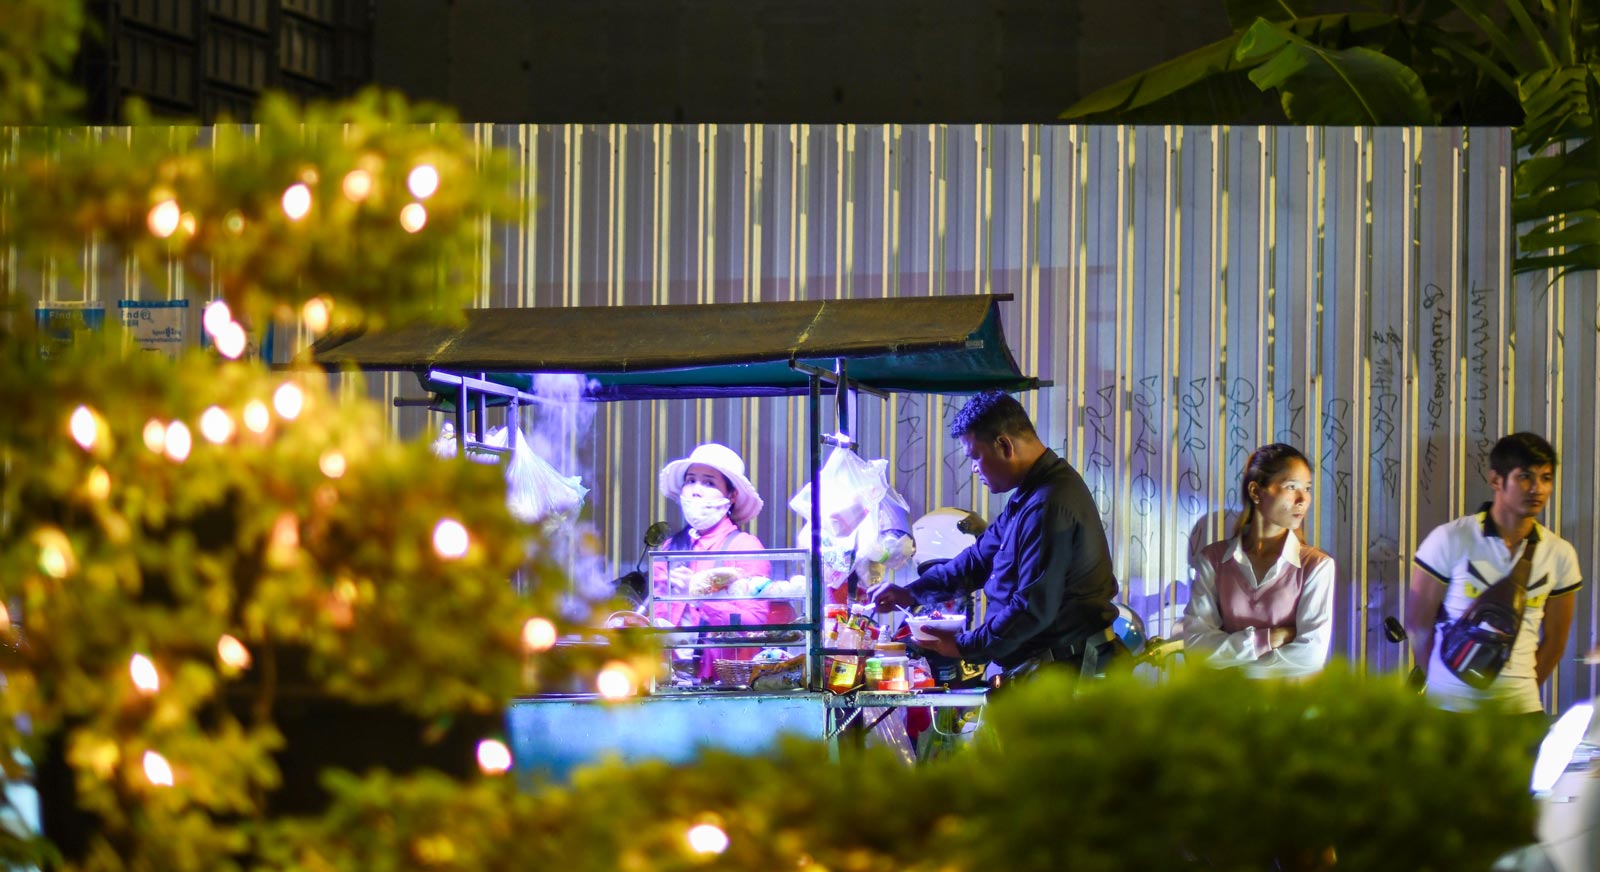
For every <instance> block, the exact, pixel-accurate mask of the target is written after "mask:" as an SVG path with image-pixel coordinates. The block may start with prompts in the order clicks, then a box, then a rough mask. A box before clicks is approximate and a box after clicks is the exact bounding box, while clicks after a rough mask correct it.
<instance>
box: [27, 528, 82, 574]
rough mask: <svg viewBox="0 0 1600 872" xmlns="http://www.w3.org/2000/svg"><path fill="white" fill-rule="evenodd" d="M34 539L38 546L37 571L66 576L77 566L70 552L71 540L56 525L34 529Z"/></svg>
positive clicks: (75, 559) (74, 557)
mask: <svg viewBox="0 0 1600 872" xmlns="http://www.w3.org/2000/svg"><path fill="white" fill-rule="evenodd" d="M33 535H34V541H35V542H36V543H37V544H38V546H39V571H40V572H43V573H44V574H45V575H48V576H50V577H51V578H66V577H67V576H69V575H71V574H72V571H73V569H74V568H76V566H77V557H76V556H75V555H74V554H73V553H72V542H71V540H69V539H68V538H67V534H65V533H63V532H61V530H60V528H57V527H44V528H42V529H40V530H37V531H35V533H34V534H33Z"/></svg>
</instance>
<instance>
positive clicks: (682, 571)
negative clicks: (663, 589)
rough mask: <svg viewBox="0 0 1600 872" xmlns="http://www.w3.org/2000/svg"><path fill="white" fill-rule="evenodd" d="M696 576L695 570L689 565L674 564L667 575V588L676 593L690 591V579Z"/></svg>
mask: <svg viewBox="0 0 1600 872" xmlns="http://www.w3.org/2000/svg"><path fill="white" fill-rule="evenodd" d="M692 577H694V570H692V569H690V568H689V567H687V566H674V567H672V572H671V574H669V575H668V576H667V589H668V590H670V591H671V592H672V593H674V594H685V593H688V592H689V579H690V578H692Z"/></svg>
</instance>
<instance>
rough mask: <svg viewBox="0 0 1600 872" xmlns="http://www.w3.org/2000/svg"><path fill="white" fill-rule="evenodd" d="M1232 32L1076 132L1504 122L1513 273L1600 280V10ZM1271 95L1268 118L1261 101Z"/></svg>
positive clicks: (1352, 21) (1397, 5)
mask: <svg viewBox="0 0 1600 872" xmlns="http://www.w3.org/2000/svg"><path fill="white" fill-rule="evenodd" d="M1226 8H1227V12H1228V20H1229V22H1230V23H1231V24H1232V25H1233V26H1234V28H1235V32H1234V33H1233V34H1232V35H1230V36H1228V37H1226V38H1224V39H1222V40H1220V41H1218V42H1216V43H1213V44H1211V45H1208V46H1205V47H1203V48H1200V49H1196V50H1195V51H1192V52H1189V53H1187V54H1185V55H1183V56H1181V57H1179V58H1175V59H1173V60H1171V61H1168V62H1166V63H1163V64H1160V65H1158V66H1156V67H1154V68H1152V69H1150V70H1146V71H1145V72H1142V73H1139V74H1136V75H1134V76H1132V77H1130V78H1128V79H1126V80H1124V81H1122V82H1118V83H1116V84H1114V85H1111V86H1109V87H1107V88H1104V89H1102V90H1101V91H1099V92H1097V93H1095V94H1091V95H1089V96H1088V97H1085V98H1084V99H1082V100H1080V101H1079V102H1078V103H1076V104H1074V105H1073V106H1071V107H1069V108H1068V109H1067V110H1066V111H1065V112H1063V113H1062V117H1063V118H1068V119H1073V120H1079V121H1089V122H1097V121H1120V122H1134V123H1138V122H1167V123H1202V122H1203V123H1267V124H1272V123H1289V124H1315V125H1358V126H1373V125H1413V124H1414V125H1432V124H1452V125H1464V126H1469V125H1506V126H1511V127H1514V128H1515V144H1516V146H1517V148H1518V149H1519V154H1520V159H1519V161H1518V165H1517V170H1516V174H1515V179H1514V192H1513V203H1512V214H1513V216H1514V218H1515V219H1516V220H1517V221H1518V222H1519V223H1521V224H1523V225H1524V227H1523V229H1522V231H1521V234H1520V236H1519V237H1518V241H1517V247H1518V256H1517V258H1516V260H1515V265H1514V269H1515V270H1516V271H1517V272H1534V271H1551V272H1553V273H1554V274H1555V275H1557V276H1559V275H1562V274H1564V273H1567V272H1572V271H1578V270H1582V271H1587V270H1595V269H1600V152H1597V151H1596V150H1595V146H1594V142H1595V141H1596V139H1597V136H1600V127H1597V120H1596V113H1595V106H1596V101H1597V99H1600V78H1597V72H1600V40H1597V39H1596V37H1597V35H1600V12H1597V10H1596V7H1595V6H1594V4H1589V5H1588V6H1585V5H1584V4H1583V3H1581V2H1578V0H1546V2H1539V3H1531V2H1526V0H1502V2H1488V0H1393V2H1389V3H1382V4H1380V3H1373V2H1368V3H1355V2H1346V3H1339V2H1314V0H1228V2H1227V3H1226ZM1252 88H1253V89H1255V93H1256V95H1265V94H1271V95H1275V96H1276V97H1277V105H1276V106H1264V105H1263V104H1262V103H1261V102H1259V100H1253V99H1252V96H1251V94H1250V90H1251V89H1252Z"/></svg>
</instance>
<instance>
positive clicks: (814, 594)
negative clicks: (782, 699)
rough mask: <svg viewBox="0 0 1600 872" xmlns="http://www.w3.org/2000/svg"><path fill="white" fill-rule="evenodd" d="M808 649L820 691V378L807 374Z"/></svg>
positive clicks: (822, 679)
mask: <svg viewBox="0 0 1600 872" xmlns="http://www.w3.org/2000/svg"><path fill="white" fill-rule="evenodd" d="M809 405H810V409H809V412H810V416H809V417H810V433H811V561H810V563H811V615H810V618H811V625H812V629H811V633H810V639H811V651H810V654H809V656H808V657H807V658H806V662H807V664H808V665H809V672H810V673H811V675H810V679H811V687H812V689H813V690H816V691H821V690H823V688H824V686H825V685H826V683H827V673H826V672H825V671H824V670H823V668H822V631H823V619H822V379H821V378H819V377H817V375H816V374H815V373H812V374H811V397H810V402H809Z"/></svg>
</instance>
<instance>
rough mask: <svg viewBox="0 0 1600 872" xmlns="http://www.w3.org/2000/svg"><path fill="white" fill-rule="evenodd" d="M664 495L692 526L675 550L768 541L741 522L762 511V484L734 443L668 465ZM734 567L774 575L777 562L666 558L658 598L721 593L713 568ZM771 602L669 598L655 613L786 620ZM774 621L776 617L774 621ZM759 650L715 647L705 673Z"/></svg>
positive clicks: (702, 621) (705, 656) (746, 546)
mask: <svg viewBox="0 0 1600 872" xmlns="http://www.w3.org/2000/svg"><path fill="white" fill-rule="evenodd" d="M660 486H661V492H662V493H663V494H664V495H665V496H666V497H667V499H670V500H675V501H676V502H677V503H678V505H679V507H681V508H682V510H683V519H684V525H683V527H682V528H680V529H679V530H678V532H676V533H674V534H673V535H672V538H670V539H668V540H667V542H666V544H665V545H664V546H662V547H663V548H664V549H665V550H667V551H705V552H719V551H760V550H762V549H763V548H764V547H765V546H763V545H762V544H761V540H760V539H758V538H756V537H755V536H754V535H753V534H751V533H746V532H743V531H742V530H740V529H739V525H741V524H746V523H748V522H750V521H751V520H753V519H754V518H755V517H756V515H758V514H760V513H761V508H762V506H763V502H762V499H761V495H760V494H758V493H756V488H755V485H753V484H751V483H750V479H749V478H747V477H746V476H745V468H744V459H743V458H741V457H740V456H739V455H738V453H737V452H735V451H734V450H733V449H731V448H729V447H727V446H726V445H718V444H717V443H714V442H708V443H706V444H704V445H701V446H699V447H697V448H695V450H694V451H693V452H692V453H690V455H689V456H688V457H685V458H683V459H681V460H674V461H672V462H671V463H669V464H667V465H666V466H664V467H662V468H661V477H660ZM713 569H726V570H731V571H732V572H731V573H730V574H729V577H730V578H731V577H734V576H737V577H743V578H755V577H766V576H767V575H768V574H769V573H770V572H771V565H770V564H769V563H768V562H767V561H765V560H749V559H739V560H717V559H716V558H715V557H710V556H708V557H707V558H706V559H704V560H698V559H697V560H694V561H692V562H690V563H687V564H676V565H674V566H673V568H672V571H671V572H670V573H669V572H668V571H667V564H666V561H657V562H656V563H655V565H654V567H652V572H651V583H652V585H653V586H654V588H655V592H656V594H657V595H658V596H661V595H673V596H682V595H686V594H716V593H718V590H717V589H715V588H716V587H717V585H718V584H719V583H720V579H718V578H713V577H711V573H709V572H708V571H709V570H713ZM771 612H772V610H771V609H770V608H769V605H768V604H767V603H765V602H762V601H759V600H731V601H730V600H714V601H707V602H682V601H678V602H669V603H663V604H662V605H661V606H660V607H658V608H657V610H656V612H655V616H656V617H662V618H665V619H666V620H667V621H669V622H670V623H671V624H672V625H673V626H678V627H699V626H728V625H731V624H765V623H773V622H779V621H781V620H783V618H782V617H780V616H777V615H773V614H772V613H771ZM769 619H771V620H769ZM756 650H757V649H755V648H709V649H705V650H704V651H703V652H702V653H701V656H700V662H699V664H698V665H697V667H696V672H697V674H698V677H699V678H700V679H702V680H708V679H711V678H712V677H713V676H714V675H715V669H714V664H715V661H716V660H717V659H719V658H721V659H728V660H748V659H750V657H751V656H753V655H754V654H755V653H756Z"/></svg>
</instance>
